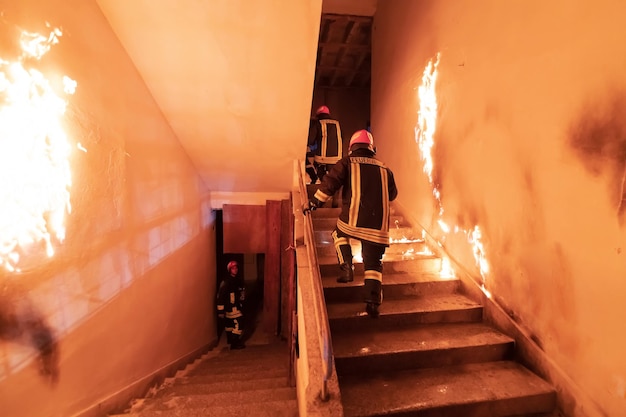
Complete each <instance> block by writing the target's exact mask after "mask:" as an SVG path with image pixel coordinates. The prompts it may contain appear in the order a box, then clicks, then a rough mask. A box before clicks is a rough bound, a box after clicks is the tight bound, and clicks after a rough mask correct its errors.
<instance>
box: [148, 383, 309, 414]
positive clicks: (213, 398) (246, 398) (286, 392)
mask: <svg viewBox="0 0 626 417" xmlns="http://www.w3.org/2000/svg"><path fill="white" fill-rule="evenodd" d="M296 399H297V394H296V388H295V387H284V388H267V389H257V390H254V391H241V392H240V391H228V392H215V393H204V394H202V393H197V394H188V393H185V392H182V395H178V394H177V392H176V387H175V386H174V387H172V389H171V390H169V392H168V393H167V394H165V395H163V396H160V397H155V398H154V399H148V400H147V401H146V403H145V410H146V411H148V410H170V409H176V408H178V409H192V408H206V407H216V406H218V407H219V406H223V405H225V404H259V403H263V402H268V401H290V400H296Z"/></svg>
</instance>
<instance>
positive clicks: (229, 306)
mask: <svg viewBox="0 0 626 417" xmlns="http://www.w3.org/2000/svg"><path fill="white" fill-rule="evenodd" d="M226 269H227V270H228V275H227V276H226V278H224V279H223V280H222V282H221V284H220V288H219V290H218V291H217V316H218V317H219V318H220V319H222V320H224V330H225V331H226V341H227V343H228V344H229V345H230V348H231V349H243V348H245V347H246V346H245V344H244V343H243V339H242V336H243V328H242V325H243V323H242V320H243V311H242V307H243V302H244V300H245V297H246V290H245V286H244V280H243V278H242V277H240V276H239V265H238V264H237V262H235V261H230V262H229V263H228V265H227V266H226Z"/></svg>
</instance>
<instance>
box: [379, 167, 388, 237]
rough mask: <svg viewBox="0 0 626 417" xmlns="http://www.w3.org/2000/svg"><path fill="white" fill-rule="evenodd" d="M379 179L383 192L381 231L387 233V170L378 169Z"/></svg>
mask: <svg viewBox="0 0 626 417" xmlns="http://www.w3.org/2000/svg"><path fill="white" fill-rule="evenodd" d="M380 179H381V181H382V184H381V185H382V187H381V188H382V190H383V201H382V203H383V224H382V225H381V226H382V229H381V230H382V231H385V232H388V231H389V187H388V184H389V179H388V178H387V170H386V169H385V168H381V169H380Z"/></svg>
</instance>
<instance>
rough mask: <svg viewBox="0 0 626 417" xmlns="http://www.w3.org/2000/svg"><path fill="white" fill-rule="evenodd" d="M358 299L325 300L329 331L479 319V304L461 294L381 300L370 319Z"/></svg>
mask: <svg viewBox="0 0 626 417" xmlns="http://www.w3.org/2000/svg"><path fill="white" fill-rule="evenodd" d="M358 295H360V296H361V301H357V302H348V303H338V302H335V303H328V302H327V305H326V310H327V312H328V321H329V324H330V327H331V331H332V332H333V334H334V333H335V332H342V331H343V330H350V329H354V328H364V329H367V330H368V331H388V330H389V329H390V328H393V327H396V326H408V325H413V326H417V325H420V324H434V323H469V322H480V321H482V314H483V307H482V305H480V304H479V303H476V302H474V301H472V300H471V299H469V298H467V297H466V296H464V295H462V294H433V295H431V296H427V297H417V298H414V299H386V298H385V299H384V300H383V303H382V304H381V305H380V307H379V311H380V316H379V317H378V318H377V319H376V320H373V319H372V318H370V317H369V316H368V315H367V313H366V312H365V303H364V301H362V300H363V298H364V294H363V293H362V292H361V291H358Z"/></svg>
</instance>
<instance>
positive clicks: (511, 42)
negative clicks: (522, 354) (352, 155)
mask: <svg viewBox="0 0 626 417" xmlns="http://www.w3.org/2000/svg"><path fill="white" fill-rule="evenodd" d="M453 4H454V7H452V5H453ZM625 17H626V4H623V3H620V2H615V1H610V0H601V1H599V2H594V3H593V4H592V3H588V2H574V3H572V2H568V1H564V0H558V1H551V2H543V1H538V0H531V1H527V0H524V1H521V0H512V1H507V2H500V1H495V0H491V1H488V0H481V1H478V2H476V1H467V0H461V1H456V2H440V1H434V0H433V1H430V0H424V1H419V2H417V1H411V0H386V1H384V2H379V3H378V6H377V11H376V15H375V18H374V32H373V77H372V79H373V81H372V129H373V133H374V138H375V141H376V144H377V146H378V150H379V155H380V157H381V159H382V160H384V161H385V162H386V163H387V164H388V165H389V166H390V167H391V168H392V169H393V170H394V172H395V174H396V180H397V182H398V187H399V200H398V202H399V204H401V206H402V207H404V208H406V209H407V210H408V211H409V214H410V215H411V216H412V217H414V218H415V219H416V220H418V221H419V223H420V224H422V226H424V227H425V228H426V229H428V231H429V232H430V233H431V234H432V235H433V236H435V237H437V239H439V240H440V241H442V242H444V245H445V246H446V248H447V249H448V250H449V251H450V252H451V253H452V254H453V257H455V258H456V259H457V260H458V261H459V262H460V263H461V264H462V266H463V269H464V270H466V271H469V272H470V273H471V274H473V276H474V277H476V279H477V281H478V283H479V284H480V285H484V287H485V288H486V290H487V291H489V292H490V293H491V294H492V295H493V297H494V300H496V301H497V302H498V303H499V304H500V305H502V306H503V308H504V309H505V310H506V311H507V312H508V313H509V315H510V316H511V317H512V318H513V319H514V320H515V321H516V322H517V323H518V324H520V325H521V326H522V327H523V328H525V329H526V330H527V331H528V333H529V334H530V335H531V336H532V339H533V340H534V341H535V342H536V343H537V345H538V346H539V348H540V349H542V350H543V352H545V354H546V355H547V356H548V357H549V358H550V360H551V362H552V365H553V367H554V369H556V372H555V373H553V374H552V375H553V376H555V378H557V377H558V379H559V380H560V381H556V383H557V384H562V383H563V381H565V385H569V388H570V389H571V390H573V392H574V395H573V396H572V397H573V398H574V403H569V404H565V405H564V407H565V410H564V411H565V413H566V415H567V416H618V415H625V414H626V361H625V360H624V355H623V352H624V348H625V346H626V341H625V337H624V336H623V335H622V332H621V331H620V329H621V326H622V318H623V317H624V316H625V313H626V307H625V306H626V303H624V294H626V281H625V280H624V279H623V277H624V275H625V274H626V263H625V262H624V256H625V255H624V253H623V250H622V248H623V245H624V237H625V234H624V230H623V229H622V228H620V226H619V222H618V217H617V205H618V202H619V200H620V198H621V180H622V171H623V169H624V155H625V154H624V149H625V146H624V145H625V144H626V122H625V121H626V118H625V117H624V116H625V115H626V106H625V105H624V103H625V101H624V98H623V93H624V89H625V87H626V85H625V84H626V78H625V76H624V69H625V68H626V44H625V43H624V42H623V38H624V35H625V32H626V29H624V25H623V21H624V18H625ZM438 53H440V54H441V55H440V61H439V66H438V67H437V74H438V78H437V80H436V98H437V121H436V125H431V126H430V127H431V128H434V127H436V130H435V133H434V147H433V148H432V151H431V152H432V157H433V163H434V168H433V171H432V174H433V180H432V183H431V182H430V181H429V179H428V177H427V175H426V174H425V173H424V172H421V171H420V170H416V169H415V167H416V166H418V167H420V168H421V167H423V166H424V161H423V158H422V156H421V154H420V149H419V147H418V142H417V141H416V137H417V138H419V133H420V132H423V131H424V130H423V129H422V130H419V129H418V130H417V131H416V128H418V111H419V104H420V102H419V101H418V92H419V86H420V85H421V84H422V76H423V74H424V69H425V68H426V66H427V64H428V62H429V61H430V60H434V59H435V58H436V56H437V54H438ZM424 114H425V113H424V112H422V115H424ZM392 144H393V146H391V145H392ZM433 187H436V189H437V190H438V191H439V192H440V193H441V194H440V198H439V200H437V199H436V198H435V196H434V195H433V192H432V191H433ZM440 208H443V214H441V215H440V214H439V209H440ZM438 220H442V221H444V222H445V223H446V224H447V225H448V226H450V227H451V231H450V232H445V231H444V230H443V229H442V228H441V227H439V225H438V223H437V221H438ZM475 226H478V227H479V230H480V231H481V232H482V237H481V238H480V240H478V241H476V240H474V243H471V242H470V241H469V238H468V237H469V236H470V231H471V230H474V227H475ZM455 227H456V228H457V229H455ZM479 243H480V244H482V249H483V253H484V256H485V259H486V261H487V263H488V267H489V268H488V269H486V268H484V267H483V268H482V271H483V273H482V276H481V270H480V269H479V268H478V266H477V265H476V263H475V259H474V256H473V254H474V253H473V249H474V248H477V249H480V246H479V245H478V244H479ZM478 253H480V252H478ZM570 395H571V393H570Z"/></svg>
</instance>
